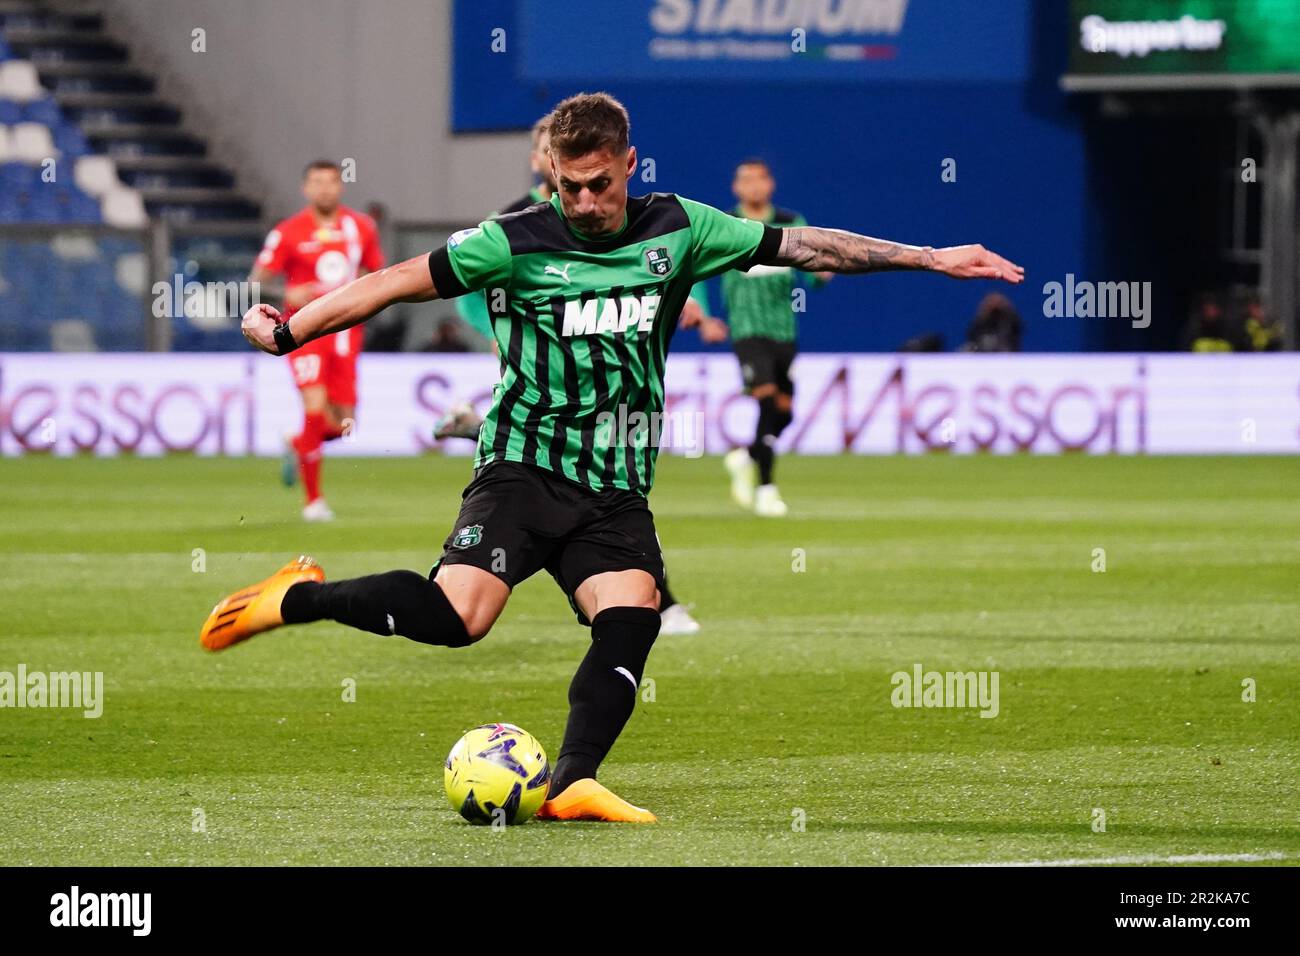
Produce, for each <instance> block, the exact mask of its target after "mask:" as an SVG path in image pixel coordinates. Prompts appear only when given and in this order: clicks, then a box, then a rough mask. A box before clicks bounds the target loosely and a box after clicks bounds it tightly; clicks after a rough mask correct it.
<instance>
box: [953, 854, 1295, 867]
mask: <svg viewBox="0 0 1300 956" xmlns="http://www.w3.org/2000/svg"><path fill="white" fill-rule="evenodd" d="M1295 859H1300V854H1295V853H1280V852H1277V851H1273V852H1270V853H1188V854H1183V855H1181V856H1158V855H1154V854H1152V855H1146V856H1098V857H1087V858H1067V859H1061V860H1017V861H1008V862H1003V863H952V864H948V865H949V866H1141V865H1144V864H1148V863H1269V862H1273V861H1276V860H1295Z"/></svg>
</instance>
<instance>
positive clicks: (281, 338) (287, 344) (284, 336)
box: [275, 322, 298, 355]
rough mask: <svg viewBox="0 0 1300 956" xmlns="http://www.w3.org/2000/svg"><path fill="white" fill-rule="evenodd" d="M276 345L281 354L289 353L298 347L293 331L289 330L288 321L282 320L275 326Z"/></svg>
mask: <svg viewBox="0 0 1300 956" xmlns="http://www.w3.org/2000/svg"><path fill="white" fill-rule="evenodd" d="M275 347H276V348H277V349H279V352H280V354H281V355H288V354H289V353H290V352H292V351H293V350H294V349H296V348H297V347H298V343H297V342H295V341H294V340H293V333H292V332H290V331H289V323H288V322H281V323H280V324H279V325H277V326H276V327H275Z"/></svg>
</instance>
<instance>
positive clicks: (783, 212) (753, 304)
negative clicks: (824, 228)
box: [722, 159, 832, 518]
mask: <svg viewBox="0 0 1300 956" xmlns="http://www.w3.org/2000/svg"><path fill="white" fill-rule="evenodd" d="M731 189H732V192H733V193H734V194H735V196H736V199H737V200H738V204H737V206H736V208H735V209H733V210H732V215H735V216H741V217H744V218H745V219H753V220H756V221H758V222H762V223H766V224H767V225H771V226H777V227H780V228H789V227H797V226H806V225H807V222H805V221H804V218H803V216H801V215H799V214H798V213H797V212H791V211H790V210H788V209H781V208H779V207H777V206H774V205H773V204H772V194H773V193H774V192H775V191H776V180H775V179H774V178H773V176H772V171H771V169H769V168H768V165H767V163H765V162H764V161H763V160H761V159H746V160H744V161H742V162H741V163H740V164H739V165H738V166H737V167H736V173H735V177H734V178H733V180H732V184H731ZM831 275H832V273H830V272H818V273H813V274H808V273H804V272H800V271H798V270H796V269H792V268H790V267H789V266H769V265H757V266H754V268H752V269H750V270H749V271H748V272H739V271H735V270H733V271H731V272H725V273H723V275H722V301H723V306H724V307H725V309H726V312H727V324H728V325H729V326H730V327H731V341H732V347H733V348H734V349H735V352H736V357H737V358H738V359H739V360H740V371H741V378H742V380H743V381H744V383H745V390H746V391H747V392H748V393H749V394H750V395H752V396H753V397H754V399H755V400H756V401H757V402H758V422H757V425H756V426H755V430H754V440H753V442H751V443H750V445H749V447H748V448H736V449H733V450H732V451H731V452H729V453H728V454H727V456H726V457H725V458H724V459H723V461H724V463H725V464H726V466H727V471H728V472H730V474H731V495H732V497H733V498H734V499H735V500H736V503H737V504H739V505H740V506H741V507H744V508H752V509H753V510H754V513H755V514H757V515H761V516H763V517H769V518H778V517H782V516H783V515H785V514H786V512H787V510H788V509H787V507H786V503H785V501H784V500H782V498H781V494H780V492H779V491H778V490H777V487H776V484H775V482H774V480H773V471H774V468H775V464H776V442H777V439H778V438H780V437H781V432H783V431H784V430H785V428H786V426H787V425H789V424H790V422H791V421H792V420H793V407H794V379H793V378H792V377H791V375H790V366H791V364H792V363H793V362H794V357H795V354H796V352H797V345H796V338H797V336H798V331H799V330H798V315H799V313H800V312H802V311H803V295H804V294H805V292H799V293H797V292H796V290H798V289H800V288H801V286H802V288H803V289H804V290H805V291H806V289H807V287H810V286H811V287H813V288H816V287H819V286H822V285H825V284H826V282H828V281H829V280H830V278H831Z"/></svg>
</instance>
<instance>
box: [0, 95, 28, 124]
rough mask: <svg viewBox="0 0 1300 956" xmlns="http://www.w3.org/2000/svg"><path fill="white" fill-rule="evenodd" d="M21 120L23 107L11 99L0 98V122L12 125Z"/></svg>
mask: <svg viewBox="0 0 1300 956" xmlns="http://www.w3.org/2000/svg"><path fill="white" fill-rule="evenodd" d="M22 121H23V107H22V104H21V103H16V102H14V101H13V100H6V99H0V124H5V125H8V126H13V125H14V124H15V123H21V122H22Z"/></svg>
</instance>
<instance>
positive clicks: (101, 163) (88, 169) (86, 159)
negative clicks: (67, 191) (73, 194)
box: [73, 156, 122, 199]
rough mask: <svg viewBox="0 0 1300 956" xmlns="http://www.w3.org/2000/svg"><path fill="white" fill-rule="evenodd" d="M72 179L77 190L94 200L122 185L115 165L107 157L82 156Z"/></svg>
mask: <svg viewBox="0 0 1300 956" xmlns="http://www.w3.org/2000/svg"><path fill="white" fill-rule="evenodd" d="M73 178H74V180H75V182H76V184H77V188H78V189H80V190H81V191H82V192H84V193H86V195H88V196H94V197H95V198H96V199H99V198H101V197H103V195H104V194H105V193H107V192H109V191H110V190H113V189H118V188H120V187H121V185H122V183H121V181H120V180H119V179H118V178H117V165H116V164H115V163H114V162H113V160H112V159H111V158H110V157H108V156H82V157H81V158H79V159H78V160H77V162H76V166H75V169H74V172H73Z"/></svg>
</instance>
